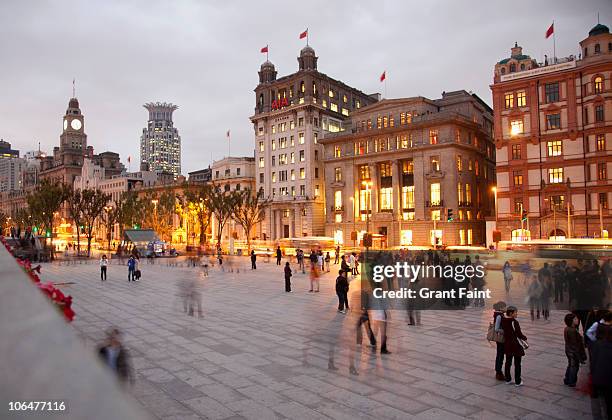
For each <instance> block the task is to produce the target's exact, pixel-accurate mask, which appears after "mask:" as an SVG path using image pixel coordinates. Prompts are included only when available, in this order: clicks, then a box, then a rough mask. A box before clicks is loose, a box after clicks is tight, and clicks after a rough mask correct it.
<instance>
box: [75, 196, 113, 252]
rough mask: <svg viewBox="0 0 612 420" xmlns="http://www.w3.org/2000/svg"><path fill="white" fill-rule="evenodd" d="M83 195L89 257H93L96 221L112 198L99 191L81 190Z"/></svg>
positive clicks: (83, 217)
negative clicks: (92, 245) (92, 239)
mask: <svg viewBox="0 0 612 420" xmlns="http://www.w3.org/2000/svg"><path fill="white" fill-rule="evenodd" d="M81 195H82V199H83V203H84V204H83V208H82V212H81V217H82V222H83V228H84V229H85V235H86V236H87V256H88V257H89V256H90V255H91V238H92V237H93V229H94V226H95V223H96V220H97V219H98V217H100V214H102V212H103V211H104V207H105V206H106V203H108V200H110V197H111V196H110V194H105V193H104V192H102V190H99V189H96V190H81Z"/></svg>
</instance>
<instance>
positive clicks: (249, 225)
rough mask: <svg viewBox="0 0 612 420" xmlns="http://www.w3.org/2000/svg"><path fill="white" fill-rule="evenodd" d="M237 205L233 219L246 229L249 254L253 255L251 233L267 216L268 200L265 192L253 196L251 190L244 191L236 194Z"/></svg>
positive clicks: (261, 191)
mask: <svg viewBox="0 0 612 420" xmlns="http://www.w3.org/2000/svg"><path fill="white" fill-rule="evenodd" d="M236 197H237V198H236V205H235V207H234V213H233V217H234V219H235V220H236V221H237V222H238V224H239V225H240V226H242V228H243V229H244V233H245V235H246V241H247V252H248V253H249V254H250V253H251V231H252V230H253V227H255V225H256V224H257V223H260V222H261V221H262V220H263V219H264V216H265V207H266V206H267V205H268V202H269V201H268V200H267V199H265V198H264V197H263V190H260V191H259V192H258V193H257V194H252V193H251V190H248V189H247V190H243V191H241V192H240V193H238V194H236Z"/></svg>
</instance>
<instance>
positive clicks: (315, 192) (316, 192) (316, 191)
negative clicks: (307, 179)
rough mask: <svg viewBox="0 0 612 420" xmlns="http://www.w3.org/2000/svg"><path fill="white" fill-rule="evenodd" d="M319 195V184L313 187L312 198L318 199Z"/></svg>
mask: <svg viewBox="0 0 612 420" xmlns="http://www.w3.org/2000/svg"><path fill="white" fill-rule="evenodd" d="M319 195H321V189H320V188H319V184H317V185H315V190H314V196H315V197H318V196H319Z"/></svg>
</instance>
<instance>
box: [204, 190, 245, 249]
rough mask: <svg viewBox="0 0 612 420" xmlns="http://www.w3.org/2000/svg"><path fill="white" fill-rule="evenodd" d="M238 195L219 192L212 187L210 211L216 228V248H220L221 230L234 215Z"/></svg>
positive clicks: (232, 192) (233, 192)
mask: <svg viewBox="0 0 612 420" xmlns="http://www.w3.org/2000/svg"><path fill="white" fill-rule="evenodd" d="M238 197H239V193H237V192H236V191H231V192H230V191H225V192H224V191H221V189H220V188H219V187H218V186H217V187H214V191H213V194H212V195H211V197H210V209H211V211H212V213H213V214H214V215H215V223H216V227H217V232H216V234H217V246H219V247H220V246H221V238H222V237H223V228H224V227H225V224H226V223H227V221H228V220H229V219H230V217H232V214H233V213H234V207H235V205H236V203H237V202H238Z"/></svg>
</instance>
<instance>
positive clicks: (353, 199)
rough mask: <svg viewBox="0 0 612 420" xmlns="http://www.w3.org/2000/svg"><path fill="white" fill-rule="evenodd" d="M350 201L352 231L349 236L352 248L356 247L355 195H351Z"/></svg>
mask: <svg viewBox="0 0 612 420" xmlns="http://www.w3.org/2000/svg"><path fill="white" fill-rule="evenodd" d="M351 203H353V232H354V233H353V232H351V236H352V237H353V248H357V228H356V227H355V226H356V221H355V217H356V216H355V197H351ZM353 235H354V236H353Z"/></svg>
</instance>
